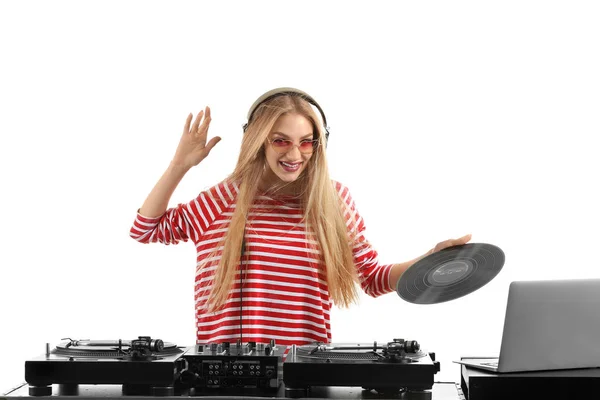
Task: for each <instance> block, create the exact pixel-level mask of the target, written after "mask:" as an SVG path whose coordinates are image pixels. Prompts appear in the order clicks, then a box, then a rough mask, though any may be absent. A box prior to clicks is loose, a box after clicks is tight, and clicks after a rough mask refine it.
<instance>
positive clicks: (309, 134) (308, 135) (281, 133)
mask: <svg viewBox="0 0 600 400" xmlns="http://www.w3.org/2000/svg"><path fill="white" fill-rule="evenodd" d="M272 133H273V135H281V136H284V137H286V138H288V139H289V138H290V137H289V136H288V135H286V134H285V133H283V132H278V131H276V132H272ZM313 136H314V133H308V134H306V135H304V136H302V139H306V138H308V137H313Z"/></svg>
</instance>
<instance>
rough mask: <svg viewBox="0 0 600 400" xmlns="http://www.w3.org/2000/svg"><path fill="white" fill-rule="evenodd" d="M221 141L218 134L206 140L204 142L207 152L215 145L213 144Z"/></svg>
mask: <svg viewBox="0 0 600 400" xmlns="http://www.w3.org/2000/svg"><path fill="white" fill-rule="evenodd" d="M220 141H221V138H220V137H219V136H215V137H214V138H212V139H210V140H209V141H208V143H207V144H206V150H207V151H208V152H210V151H211V150H212V148H213V147H215V145H216V144H217V143H219V142H220Z"/></svg>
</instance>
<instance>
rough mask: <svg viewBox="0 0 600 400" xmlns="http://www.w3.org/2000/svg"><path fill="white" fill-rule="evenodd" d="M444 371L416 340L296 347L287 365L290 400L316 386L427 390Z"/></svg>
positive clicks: (285, 378) (285, 376) (285, 373)
mask: <svg viewBox="0 0 600 400" xmlns="http://www.w3.org/2000/svg"><path fill="white" fill-rule="evenodd" d="M439 370H440V364H439V362H437V361H435V354H434V353H426V352H423V351H421V350H420V345H419V343H418V342H417V341H414V340H404V339H394V340H393V341H392V342H389V343H387V344H383V345H379V344H377V342H374V343H373V344H322V343H315V344H313V345H304V346H292V347H291V349H290V351H289V353H288V355H287V357H286V359H285V362H284V363H283V381H284V383H285V392H286V397H303V396H305V395H306V393H307V391H308V390H310V388H311V387H312V386H362V387H363V388H364V389H366V390H375V391H377V392H378V393H380V394H393V393H397V392H399V391H424V390H429V389H431V388H432V386H433V376H434V375H435V374H436V373H437V372H438V371H439Z"/></svg>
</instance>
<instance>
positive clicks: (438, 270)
mask: <svg viewBox="0 0 600 400" xmlns="http://www.w3.org/2000/svg"><path fill="white" fill-rule="evenodd" d="M503 266H504V252H503V251H502V250H501V249H500V248H499V247H497V246H494V245H491V244H487V243H467V244H464V245H460V246H452V247H448V248H445V249H443V250H440V251H438V252H435V253H433V254H430V255H428V256H427V257H424V258H422V259H421V260H419V261H417V262H416V263H414V264H413V265H412V266H410V268H408V269H407V270H406V271H405V272H404V273H403V274H402V276H401V277H400V279H399V280H398V284H397V286H396V292H397V293H398V295H399V296H400V297H401V298H402V299H404V300H406V301H408V302H410V303H415V304H436V303H443V302H445V301H449V300H454V299H457V298H459V297H462V296H464V295H467V294H469V293H472V292H474V291H475V290H477V289H479V288H481V287H482V286H484V285H485V284H487V283H488V282H489V281H491V280H492V279H494V277H495V276H496V275H497V274H498V273H499V272H500V270H501V269H502V267H503Z"/></svg>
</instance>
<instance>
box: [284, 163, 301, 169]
mask: <svg viewBox="0 0 600 400" xmlns="http://www.w3.org/2000/svg"><path fill="white" fill-rule="evenodd" d="M281 163H282V164H283V165H285V166H286V167H289V168H296V167H297V166H299V165H300V163H298V164H288V163H286V162H285V161H282V162H281Z"/></svg>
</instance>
